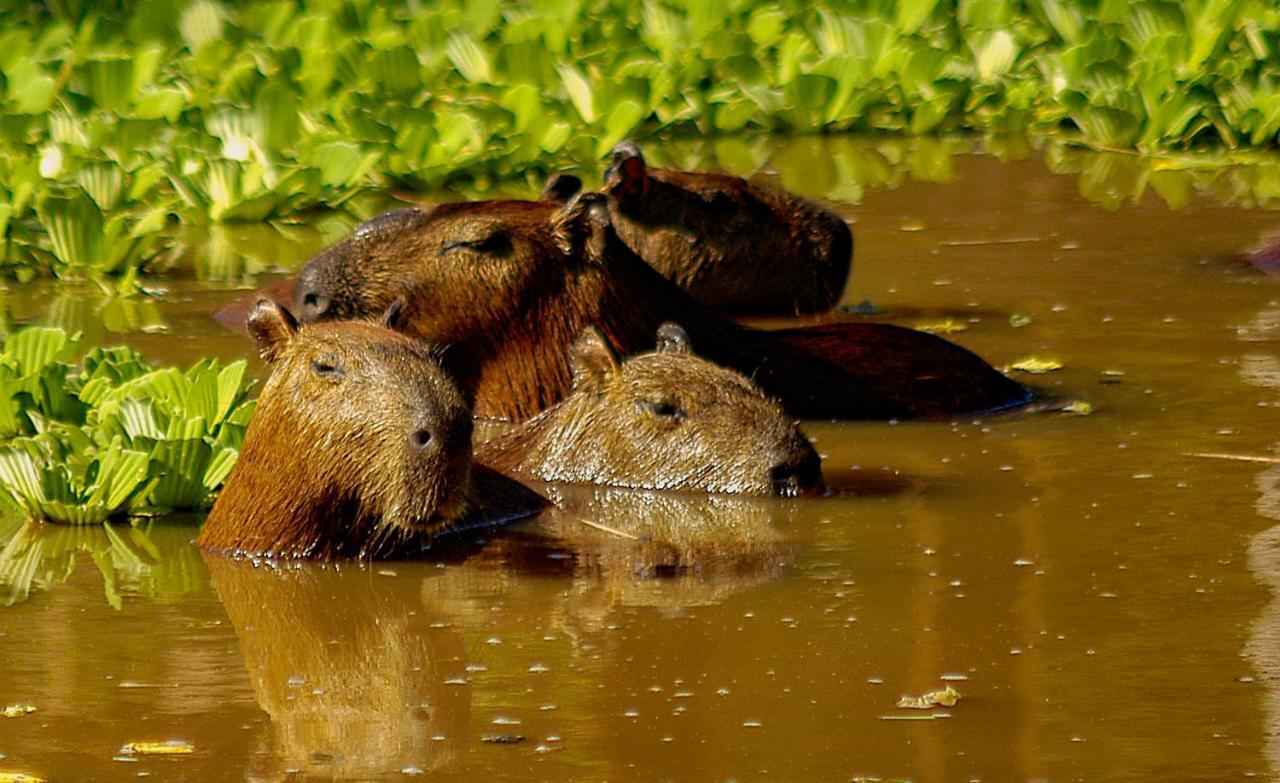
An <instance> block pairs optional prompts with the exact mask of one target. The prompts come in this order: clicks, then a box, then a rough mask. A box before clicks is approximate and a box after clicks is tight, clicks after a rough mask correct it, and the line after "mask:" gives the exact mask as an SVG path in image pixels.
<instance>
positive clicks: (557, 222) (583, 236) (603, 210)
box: [551, 193, 608, 256]
mask: <svg viewBox="0 0 1280 783" xmlns="http://www.w3.org/2000/svg"><path fill="white" fill-rule="evenodd" d="M602 220H603V221H604V222H605V223H607V222H608V208H607V207H606V205H605V203H604V196H601V195H600V194H599V193H578V194H577V195H575V196H574V197H573V198H571V199H569V201H568V202H566V203H565V205H564V207H562V208H561V209H560V211H559V212H558V213H556V216H555V217H554V218H552V225H551V230H552V233H553V234H554V235H555V239H556V245H557V246H558V247H559V248H560V252H562V253H564V254H565V255H566V256H576V255H578V251H579V250H581V249H582V245H583V243H584V242H586V241H587V240H588V239H589V238H590V237H591V236H592V233H593V231H594V227H593V225H592V224H593V223H595V222H599V221H602Z"/></svg>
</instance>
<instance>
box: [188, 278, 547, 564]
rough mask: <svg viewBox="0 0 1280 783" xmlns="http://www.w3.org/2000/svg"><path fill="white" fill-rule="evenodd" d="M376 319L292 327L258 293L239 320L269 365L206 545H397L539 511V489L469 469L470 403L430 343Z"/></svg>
mask: <svg viewBox="0 0 1280 783" xmlns="http://www.w3.org/2000/svg"><path fill="white" fill-rule="evenodd" d="M402 304H403V303H402V302H400V301H396V302H393V303H392V304H391V305H390V306H389V307H388V308H387V309H386V313H385V315H384V319H383V322H381V323H375V322H371V321H345V322H337V323H327V324H317V325H314V326H307V327H303V328H298V326H297V324H296V322H295V321H294V319H293V316H292V315H290V313H289V311H288V310H285V309H284V308H282V307H280V306H279V305H278V304H276V303H275V302H272V301H270V300H265V299H264V300H262V301H260V302H259V303H258V304H257V306H256V307H255V308H254V309H253V311H252V312H251V313H250V314H249V318H248V326H249V331H250V333H251V334H252V335H253V338H254V340H255V342H256V343H257V345H258V351H259V353H260V354H261V356H262V357H263V358H264V359H265V360H267V361H268V362H269V363H270V364H271V376H270V377H269V378H268V379H267V383H266V385H265V387H264V388H263V390H262V395H261V397H260V398H259V399H258V407H257V410H256V411H255V412H254V415H253V418H252V419H251V420H250V422H249V428H248V430H247V432H246V433H245V439H244V447H243V449H242V450H241V453H240V459H239V461H238V462H237V463H236V466H235V467H234V468H233V469H232V471H231V475H230V477H228V479H227V483H226V486H225V487H224V488H223V490H222V493H221V494H220V495H219V496H218V499H217V501H216V502H215V503H214V506H213V510H212V511H211V512H210V513H209V518H208V520H207V521H206V522H205V525H204V529H203V530H202V531H201V533H200V538H199V543H200V545H201V546H202V547H204V548H205V549H208V550H213V551H217V552H223V553H228V554H245V555H254V556H262V557H277V558H302V557H305V558H320V559H331V558H353V557H358V558H372V557H384V556H391V555H399V554H407V553H410V552H412V551H414V549H415V548H417V549H420V548H421V547H422V546H423V545H425V544H426V543H428V542H429V540H430V537H431V536H432V535H433V534H435V533H437V532H440V531H442V530H444V529H446V528H449V527H451V526H454V525H459V524H464V523H465V524H482V523H495V522H499V521H506V520H509V519H514V518H519V517H523V516H528V515H530V514H533V513H536V512H537V511H539V510H540V509H541V508H542V507H543V506H544V505H545V501H543V500H542V499H541V498H540V497H539V496H537V495H536V494H534V493H533V492H532V491H530V490H527V489H525V488H524V487H522V486H520V485H519V484H517V483H516V482H514V481H512V480H511V479H507V478H505V477H503V476H501V475H499V474H496V473H494V472H492V471H489V470H487V469H479V468H477V469H476V470H474V471H473V469H472V452H471V429H472V423H471V410H470V407H469V406H468V404H467V400H466V398H465V397H464V395H463V393H462V392H461V391H460V390H459V388H458V386H457V385H456V384H455V383H454V382H453V380H452V378H451V377H450V376H449V375H448V374H447V373H446V372H445V371H444V370H443V369H442V368H441V366H440V365H439V363H438V357H437V356H436V355H435V354H434V353H433V349H432V347H431V346H428V345H427V344H426V343H423V342H421V341H419V340H415V339H413V338H411V337H408V336H406V335H404V334H402V333H400V332H397V331H395V330H393V329H392V328H390V327H393V326H396V325H397V319H398V318H399V317H400V315H401V314H402V312H403V311H402Z"/></svg>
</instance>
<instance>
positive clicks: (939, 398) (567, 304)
mask: <svg viewBox="0 0 1280 783" xmlns="http://www.w3.org/2000/svg"><path fill="white" fill-rule="evenodd" d="M375 223H376V225H375V227H374V228H373V230H366V229H364V228H363V227H362V228H361V229H358V230H357V232H356V233H355V234H354V235H353V236H351V237H349V238H348V239H346V240H343V241H342V242H339V243H338V244H336V245H334V246H332V247H330V248H328V249H326V250H325V251H323V252H322V253H320V254H318V255H317V256H316V257H315V258H314V259H312V261H310V262H309V263H308V264H307V265H306V266H305V267H304V268H303V269H302V270H301V271H300V273H299V277H298V281H297V284H296V285H295V286H294V291H293V294H294V302H295V305H296V306H297V307H300V308H302V315H303V316H304V317H322V318H335V317H353V316H366V315H368V314H371V313H377V312H380V311H381V309H382V308H384V307H385V306H386V305H387V303H388V302H390V301H391V300H393V299H395V298H396V297H398V296H405V297H406V298H407V301H408V306H407V308H406V318H407V322H408V328H409V329H410V330H411V331H413V332H414V333H415V334H417V335H419V336H421V337H423V338H425V339H428V340H431V341H433V342H437V343H444V344H451V345H452V350H453V351H454V352H455V355H457V356H461V357H463V359H464V362H465V364H464V365H462V366H461V370H462V372H463V376H464V378H465V384H466V385H467V387H468V388H473V389H475V393H476V397H475V412H476V414H477V415H481V416H494V417H500V418H508V419H513V420H517V421H518V420H523V419H526V418H528V417H530V416H533V415H535V414H536V413H538V412H539V411H541V410H543V409H545V408H546V407H548V406H550V405H552V404H554V403H555V402H558V401H559V400H561V399H563V398H564V397H565V396H566V395H567V394H568V393H569V390H570V388H571V386H572V372H571V369H570V366H569V360H568V355H569V347H570V346H571V345H572V344H573V342H574V341H575V340H576V339H577V336H578V335H579V334H581V332H582V330H583V329H584V328H585V327H587V326H593V327H595V328H596V329H597V330H598V331H599V332H600V333H601V334H602V335H603V336H604V338H605V339H606V340H607V341H608V343H609V344H610V346H611V347H613V348H614V350H615V351H617V352H618V353H620V354H624V355H626V354H632V353H637V352H639V351H641V350H644V349H646V348H648V347H649V345H651V341H652V335H653V334H654V331H655V329H656V328H657V327H658V325H659V324H660V323H662V322H663V321H675V322H677V323H680V324H682V325H683V326H684V327H685V329H686V330H687V331H688V333H689V336H690V337H691V338H692V341H693V343H694V344H695V345H697V346H698V349H699V351H700V352H701V353H702V354H703V355H704V356H705V357H707V358H708V359H710V360H711V361H714V362H716V363H718V364H723V365H725V366H728V367H732V368H734V369H737V370H738V371H740V372H742V373H744V374H745V375H747V376H748V377H750V378H751V379H752V380H753V381H755V382H756V383H757V384H758V385H759V386H760V387H761V388H762V389H763V390H764V392H765V393H766V394H768V395H769V396H772V397H776V398H778V399H779V400H781V402H782V404H783V405H784V406H785V407H786V409H787V410H788V412H789V413H790V414H791V415H793V416H798V417H801V418H838V419H885V418H895V417H897V418H909V417H929V416H935V417H936V416H945V415H949V414H952V413H958V412H975V411H983V410H991V409H999V408H1006V407H1010V406H1013V405H1019V404H1023V403H1025V402H1027V401H1028V400H1029V394H1028V392H1027V390H1026V389H1025V388H1024V387H1022V386H1021V385H1019V384H1017V383H1015V382H1014V381H1012V380H1010V379H1008V378H1006V377H1004V376H1003V375H1001V374H1000V373H998V372H996V371H995V370H994V369H992V368H991V367H990V365H988V364H986V363H985V362H983V361H982V360H981V359H979V358H978V357H977V356H974V355H973V354H972V353H970V352H968V351H966V350H964V349H963V348H960V347H958V346H955V345H953V344H951V343H948V342H947V341H945V340H943V339H941V338H939V337H935V336H933V335H929V334H924V333H921V332H916V331H913V330H909V329H903V328H900V327H895V326H888V325H883V324H869V323H848V324H839V325H831V326H830V327H823V328H822V329H823V331H822V333H821V335H820V337H821V340H822V342H823V344H822V346H821V348H822V352H821V353H818V352H812V351H810V350H809V349H808V347H807V346H806V345H805V343H804V339H803V335H802V331H803V330H788V331H787V332H784V333H772V332H766V331H759V330H755V329H750V328H746V327H742V326H738V325H736V324H733V323H731V322H729V321H726V320H723V319H721V318H718V317H716V316H714V315H712V314H710V313H709V312H707V310H706V309H705V308H704V307H702V306H701V305H699V304H698V303H697V302H695V301H693V300H692V299H691V298H690V297H688V296H687V295H686V294H684V293H683V292H682V291H680V290H679V289H678V288H676V287H675V286H674V285H672V284H671V283H670V282H669V281H668V280H667V279H666V278H664V277H662V276H661V275H660V274H658V273H657V272H655V271H654V270H653V269H652V268H651V267H650V266H648V265H647V264H645V263H644V262H643V261H642V260H641V259H640V258H639V257H638V256H636V255H635V254H634V253H633V252H632V251H631V250H630V249H629V248H628V247H627V246H626V245H625V244H624V243H623V242H622V241H621V239H619V238H618V236H617V234H616V233H615V232H614V231H613V229H612V227H611V225H610V221H609V216H608V210H607V208H606V207H605V205H604V203H603V200H602V197H601V196H598V195H594V194H583V195H581V196H579V197H577V198H576V199H574V200H573V201H572V202H571V203H570V204H568V205H559V204H555V203H550V202H525V201H490V202H472V203H463V204H451V205H445V206H440V207H436V208H434V209H432V210H430V211H424V210H400V211H398V212H394V213H389V215H387V216H383V217H381V218H378V219H376V221H375ZM317 292H320V293H319V294H317ZM311 295H323V297H324V298H325V299H326V300H327V302H326V303H325V304H326V305H327V309H326V310H325V311H324V312H321V313H314V312H312V313H311V314H310V315H308V313H307V311H306V308H305V307H304V305H305V302H306V298H307V297H308V296H311ZM834 335H838V336H839V339H832V338H833V336H834Z"/></svg>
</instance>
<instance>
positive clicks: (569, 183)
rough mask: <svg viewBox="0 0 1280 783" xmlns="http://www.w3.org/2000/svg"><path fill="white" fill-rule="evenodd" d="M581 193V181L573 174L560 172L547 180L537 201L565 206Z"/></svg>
mask: <svg viewBox="0 0 1280 783" xmlns="http://www.w3.org/2000/svg"><path fill="white" fill-rule="evenodd" d="M581 191H582V180H581V179H579V178H578V176H577V175H575V174H570V173H568V172H564V171H562V172H560V173H559V174H552V175H551V176H550V177H549V178H548V179H547V184H545V185H543V186H542V195H540V196H538V200H539V201H552V202H556V203H559V204H567V203H569V199H571V198H573V197H574V196H576V195H578V193H580V192H581Z"/></svg>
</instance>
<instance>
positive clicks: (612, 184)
mask: <svg viewBox="0 0 1280 783" xmlns="http://www.w3.org/2000/svg"><path fill="white" fill-rule="evenodd" d="M604 192H605V193H606V194H608V196H609V207H610V211H611V213H612V217H613V223H614V227H615V228H616V230H617V232H618V235H619V236H620V237H622V240H623V241H624V242H626V243H627V245H628V246H629V247H630V248H631V249H632V250H634V251H635V252H636V253H638V254H639V255H640V257H641V258H643V259H644V260H645V261H647V262H648V263H649V264H650V265H651V266H653V267H654V268H655V269H657V270H658V271H659V272H661V273H662V274H663V275H665V276H666V277H667V278H669V279H670V280H671V281H672V282H674V283H675V284H676V285H678V286H680V287H681V288H682V289H684V290H685V291H686V292H688V293H689V294H691V295H692V296H693V297H694V298H695V299H697V300H698V301H699V302H701V303H703V304H705V305H707V306H708V307H713V308H717V309H725V310H732V311H737V312H753V313H805V312H817V311H822V310H829V309H830V308H831V307H832V306H834V305H835V303H836V302H838V301H839V299H840V296H841V294H842V293H843V292H844V286H845V282H846V280H847V279H848V277H849V270H850V267H851V265H852V263H853V233H852V232H851V231H850V230H849V226H848V224H847V223H845V221H844V219H843V218H841V217H840V216H839V215H836V214H835V213H834V212H832V211H831V210H829V209H826V208H824V207H822V206H820V205H818V204H816V203H814V202H812V201H808V200H806V199H803V198H800V197H799V196H796V195H794V194H791V193H788V192H786V191H783V190H780V189H777V188H771V187H766V186H763V185H758V184H755V183H752V182H748V181H747V180H745V179H742V178H741V177H735V176H731V175H726V174H714V173H708V172H698V171H676V170H671V169H657V168H650V167H648V166H646V165H645V160H644V157H643V156H642V155H641V153H640V149H639V148H638V147H637V146H636V145H635V144H633V143H631V142H623V143H622V144H619V145H618V146H617V147H615V148H614V150H613V159H612V164H611V165H610V167H609V169H608V171H607V172H606V173H605V180H604Z"/></svg>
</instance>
